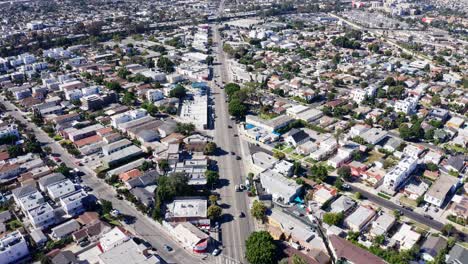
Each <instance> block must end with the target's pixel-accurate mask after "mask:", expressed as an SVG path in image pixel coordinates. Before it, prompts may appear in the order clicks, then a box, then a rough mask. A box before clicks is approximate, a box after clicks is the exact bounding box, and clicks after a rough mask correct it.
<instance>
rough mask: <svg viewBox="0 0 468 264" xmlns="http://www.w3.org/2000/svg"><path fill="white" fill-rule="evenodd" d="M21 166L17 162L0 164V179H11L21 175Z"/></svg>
mask: <svg viewBox="0 0 468 264" xmlns="http://www.w3.org/2000/svg"><path fill="white" fill-rule="evenodd" d="M21 170H22V169H21V166H20V165H19V164H17V163H14V164H10V163H8V162H7V163H4V164H1V165H0V181H2V180H3V181H4V180H11V179H14V178H16V177H18V176H19V175H20V172H21Z"/></svg>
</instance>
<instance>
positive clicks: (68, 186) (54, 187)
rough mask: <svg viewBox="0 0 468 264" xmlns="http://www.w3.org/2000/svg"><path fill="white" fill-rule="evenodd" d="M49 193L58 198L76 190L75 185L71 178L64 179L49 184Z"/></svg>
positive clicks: (51, 196)
mask: <svg viewBox="0 0 468 264" xmlns="http://www.w3.org/2000/svg"><path fill="white" fill-rule="evenodd" d="M46 191H47V194H48V195H49V197H50V198H51V199H53V200H57V199H59V198H60V197H63V196H66V195H68V194H71V193H72V192H74V191H75V185H74V184H73V182H72V181H71V180H69V179H64V180H62V181H59V182H55V183H52V184H49V185H48V186H47V187H46Z"/></svg>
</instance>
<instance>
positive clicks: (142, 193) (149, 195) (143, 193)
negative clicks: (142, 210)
mask: <svg viewBox="0 0 468 264" xmlns="http://www.w3.org/2000/svg"><path fill="white" fill-rule="evenodd" d="M130 193H131V194H133V196H135V198H136V199H137V200H138V201H139V202H140V203H142V204H143V205H144V206H146V207H151V206H152V205H153V204H154V190H151V191H149V190H147V189H146V188H141V187H136V188H133V189H131V190H130Z"/></svg>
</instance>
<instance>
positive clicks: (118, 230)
mask: <svg viewBox="0 0 468 264" xmlns="http://www.w3.org/2000/svg"><path fill="white" fill-rule="evenodd" d="M130 239H131V236H130V235H129V234H128V232H127V230H125V229H123V228H122V227H119V226H117V227H114V228H112V229H111V230H110V231H109V232H107V233H105V234H104V235H103V236H102V237H101V238H100V239H99V244H100V245H101V247H100V248H101V251H102V252H107V251H109V250H111V249H113V248H115V247H117V246H118V245H121V244H123V243H125V242H127V241H128V240H130Z"/></svg>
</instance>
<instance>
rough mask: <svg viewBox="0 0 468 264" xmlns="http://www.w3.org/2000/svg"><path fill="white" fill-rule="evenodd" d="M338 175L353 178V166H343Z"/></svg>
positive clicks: (346, 178)
mask: <svg viewBox="0 0 468 264" xmlns="http://www.w3.org/2000/svg"><path fill="white" fill-rule="evenodd" d="M337 173H338V176H340V177H342V178H343V179H345V180H347V181H349V180H351V178H352V177H351V176H352V175H351V168H350V167H349V166H341V167H340V168H339V169H338V171H337Z"/></svg>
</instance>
